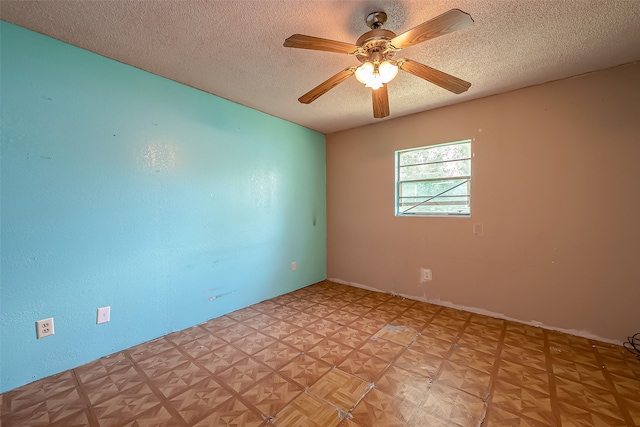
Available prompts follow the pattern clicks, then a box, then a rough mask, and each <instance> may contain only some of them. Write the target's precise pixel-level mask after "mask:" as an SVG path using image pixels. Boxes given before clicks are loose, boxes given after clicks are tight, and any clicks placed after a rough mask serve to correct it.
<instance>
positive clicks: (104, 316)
mask: <svg viewBox="0 0 640 427" xmlns="http://www.w3.org/2000/svg"><path fill="white" fill-rule="evenodd" d="M109 320H111V306H107V307H100V308H99V309H98V314H97V315H96V323H98V324H99V323H107V322H108V321H109Z"/></svg>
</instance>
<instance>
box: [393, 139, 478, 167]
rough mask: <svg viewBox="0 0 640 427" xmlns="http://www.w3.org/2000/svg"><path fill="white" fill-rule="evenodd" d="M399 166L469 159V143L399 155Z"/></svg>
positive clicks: (412, 151)
mask: <svg viewBox="0 0 640 427" xmlns="http://www.w3.org/2000/svg"><path fill="white" fill-rule="evenodd" d="M399 156H400V166H405V165H414V164H416V163H429V162H441V161H445V160H455V159H461V158H465V157H471V143H469V142H467V143H462V144H451V145H441V146H436V147H427V148H422V149H418V150H411V151H403V152H400V153H399Z"/></svg>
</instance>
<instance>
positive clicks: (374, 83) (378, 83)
mask: <svg viewBox="0 0 640 427" xmlns="http://www.w3.org/2000/svg"><path fill="white" fill-rule="evenodd" d="M383 83H384V82H383V81H382V79H381V78H380V74H379V73H373V75H372V76H371V78H370V79H369V80H368V81H367V82H366V84H365V85H364V86H365V87H370V88H371V89H373V90H376V89H380V88H381V87H382V85H383Z"/></svg>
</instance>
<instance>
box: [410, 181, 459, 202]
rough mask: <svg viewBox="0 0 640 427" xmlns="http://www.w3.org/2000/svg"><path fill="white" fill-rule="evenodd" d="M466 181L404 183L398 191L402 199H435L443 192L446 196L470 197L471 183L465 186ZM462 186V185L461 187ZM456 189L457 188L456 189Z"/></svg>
mask: <svg viewBox="0 0 640 427" xmlns="http://www.w3.org/2000/svg"><path fill="white" fill-rule="evenodd" d="M465 181H466V180H463V179H455V180H446V181H428V182H425V181H421V182H420V181H417V182H402V183H400V185H399V188H398V191H399V193H400V194H399V196H400V197H410V196H413V197H424V198H427V197H433V196H436V195H438V194H440V193H442V192H445V191H446V193H445V195H448V196H454V195H468V194H469V183H468V182H467V183H466V184H463V183H464V182H465ZM459 184H462V185H459ZM454 187H455V188H454ZM447 190H449V191H447Z"/></svg>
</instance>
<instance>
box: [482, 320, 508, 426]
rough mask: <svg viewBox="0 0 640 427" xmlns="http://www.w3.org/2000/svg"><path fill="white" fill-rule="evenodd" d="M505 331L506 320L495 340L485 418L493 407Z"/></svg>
mask: <svg viewBox="0 0 640 427" xmlns="http://www.w3.org/2000/svg"><path fill="white" fill-rule="evenodd" d="M506 333H507V324H506V322H504V323H503V324H502V328H501V331H500V336H499V337H498V340H497V343H498V345H497V347H496V352H495V354H494V355H493V356H494V362H493V369H492V370H491V379H490V380H489V395H488V396H487V398H486V399H485V404H486V405H487V408H486V411H485V414H484V416H485V419H486V418H487V417H488V416H489V414H490V412H491V410H492V408H493V405H492V403H493V396H494V393H495V387H496V378H498V372H499V371H500V364H501V362H502V347H503V345H504V337H505V335H506Z"/></svg>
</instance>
